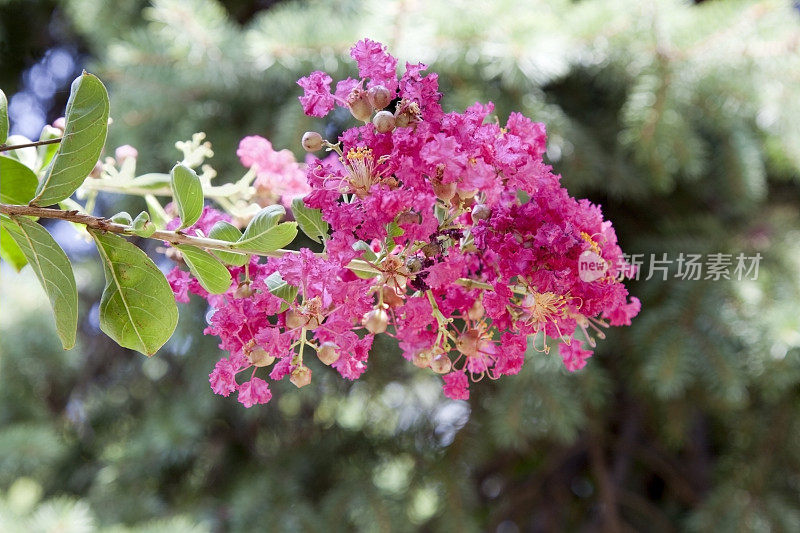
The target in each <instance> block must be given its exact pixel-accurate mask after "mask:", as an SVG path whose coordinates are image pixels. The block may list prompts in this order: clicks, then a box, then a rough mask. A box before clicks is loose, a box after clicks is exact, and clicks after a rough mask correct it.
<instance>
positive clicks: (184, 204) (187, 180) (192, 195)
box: [170, 163, 203, 229]
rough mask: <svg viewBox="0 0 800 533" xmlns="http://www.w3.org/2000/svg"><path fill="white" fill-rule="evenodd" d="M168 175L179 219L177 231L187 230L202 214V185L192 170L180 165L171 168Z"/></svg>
mask: <svg viewBox="0 0 800 533" xmlns="http://www.w3.org/2000/svg"><path fill="white" fill-rule="evenodd" d="M170 175H171V176H172V178H171V181H170V185H171V186H172V194H173V196H174V199H175V204H176V205H177V206H178V216H180V217H181V227H180V228H178V229H183V228H188V227H189V226H191V225H192V224H194V223H195V222H197V221H198V220H199V219H200V215H202V214H203V185H202V184H201V183H200V178H199V177H197V173H196V172H195V171H194V170H192V169H191V168H189V167H187V166H184V165H181V164H180V163H178V164H177V165H175V166H174V167H172V172H170Z"/></svg>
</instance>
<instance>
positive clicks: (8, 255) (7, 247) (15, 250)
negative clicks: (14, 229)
mask: <svg viewBox="0 0 800 533" xmlns="http://www.w3.org/2000/svg"><path fill="white" fill-rule="evenodd" d="M6 220H7V221H8V222H5V221H6ZM5 224H13V222H11V219H9V218H6V217H5V216H3V222H0V258H2V259H3V261H5V262H7V263H8V264H9V265H11V266H12V267H14V270H16V271H17V272H19V271H20V270H22V267H24V266H25V265H27V264H28V260H27V259H26V258H25V254H23V253H22V250H21V249H20V247H19V245H18V244H17V243H16V241H15V240H14V239H13V238H11V234H10V233H8V230H6V228H5Z"/></svg>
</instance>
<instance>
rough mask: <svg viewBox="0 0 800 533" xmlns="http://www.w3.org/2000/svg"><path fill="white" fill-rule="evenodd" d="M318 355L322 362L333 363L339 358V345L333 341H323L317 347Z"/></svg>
mask: <svg viewBox="0 0 800 533" xmlns="http://www.w3.org/2000/svg"><path fill="white" fill-rule="evenodd" d="M317 357H318V358H319V360H320V361H322V364H324V365H332V364H333V363H335V362H336V361H338V360H339V347H338V346H336V345H335V344H334V343H332V342H323V343H322V345H321V346H320V347H319V348H318V349H317Z"/></svg>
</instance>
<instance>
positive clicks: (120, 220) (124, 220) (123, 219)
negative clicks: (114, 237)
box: [111, 211, 133, 226]
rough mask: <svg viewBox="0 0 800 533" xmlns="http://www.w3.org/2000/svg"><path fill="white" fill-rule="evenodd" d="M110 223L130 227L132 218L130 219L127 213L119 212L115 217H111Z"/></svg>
mask: <svg viewBox="0 0 800 533" xmlns="http://www.w3.org/2000/svg"><path fill="white" fill-rule="evenodd" d="M111 222H116V223H117V224H124V225H126V226H130V225H131V224H133V218H131V215H130V213H128V212H127V211H120V212H119V213H117V214H116V215H111Z"/></svg>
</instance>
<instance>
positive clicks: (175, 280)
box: [167, 266, 192, 304]
mask: <svg viewBox="0 0 800 533" xmlns="http://www.w3.org/2000/svg"><path fill="white" fill-rule="evenodd" d="M167 281H168V282H169V287H170V288H171V289H172V292H173V293H174V294H175V300H176V301H178V302H180V303H183V304H188V303H189V283H190V282H191V281H192V277H191V276H190V275H189V273H188V272H186V271H185V270H181V269H180V267H177V266H176V267H175V268H173V269H172V270H170V271H169V273H168V274H167Z"/></svg>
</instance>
